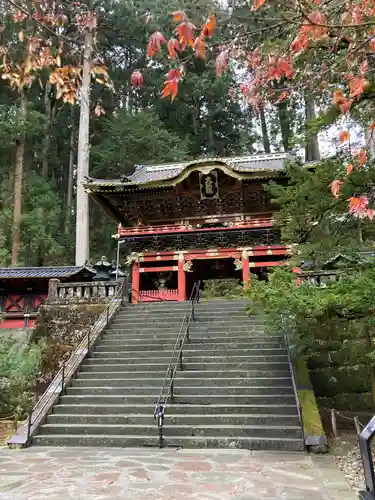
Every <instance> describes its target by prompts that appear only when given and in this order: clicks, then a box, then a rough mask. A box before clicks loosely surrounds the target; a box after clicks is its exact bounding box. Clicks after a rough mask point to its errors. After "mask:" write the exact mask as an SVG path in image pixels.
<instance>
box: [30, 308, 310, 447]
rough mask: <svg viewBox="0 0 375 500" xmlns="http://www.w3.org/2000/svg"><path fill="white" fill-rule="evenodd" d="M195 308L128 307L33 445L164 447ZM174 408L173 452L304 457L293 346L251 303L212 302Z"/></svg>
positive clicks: (188, 355)
mask: <svg viewBox="0 0 375 500" xmlns="http://www.w3.org/2000/svg"><path fill="white" fill-rule="evenodd" d="M186 307H187V303H167V302H163V303H154V304H139V305H126V306H125V307H123V308H122V309H121V310H120V311H119V312H118V314H117V316H116V317H115V319H114V320H113V321H112V323H111V325H110V326H109V327H108V329H107V330H106V331H105V332H104V334H103V335H102V337H101V339H100V340H99V342H98V343H97V345H96V346H95V348H94V349H93V351H92V353H91V355H90V357H89V358H87V359H86V360H85V361H84V362H83V364H82V365H81V369H80V371H79V373H78V374H77V375H76V377H75V379H74V380H73V381H72V384H71V386H70V387H68V388H67V390H66V394H65V395H63V396H62V397H61V398H60V401H59V404H57V405H55V406H54V408H53V411H52V413H51V414H50V415H49V416H48V417H47V420H46V422H45V424H44V425H42V426H41V427H40V428H39V430H38V433H37V434H36V435H35V436H34V437H33V444H36V445H48V446H120V447H126V446H132V447H138V446H158V432H157V425H156V421H155V420H154V418H153V412H154V407H155V402H156V400H157V398H158V396H159V392H160V388H161V386H162V384H163V380H164V376H165V370H166V368H167V366H168V364H169V361H170V358H171V355H172V350H173V346H174V342H175V339H176V337H177V334H178V332H179V329H180V326H181V322H182V319H183V317H184V313H185V311H186ZM196 318H197V319H196V322H194V323H192V326H191V343H190V344H189V345H186V347H185V349H184V370H183V371H180V372H178V374H177V377H176V381H175V397H174V398H173V402H169V404H168V405H167V408H166V414H165V423H164V439H165V445H167V446H174V447H190V448H195V447H222V448H248V449H254V450H255V449H256V450H273V449H277V450H295V451H296V450H303V438H302V431H301V427H300V423H299V419H298V414H297V408H296V404H295V398H294V393H293V386H292V380H291V375H290V373H289V367H288V361H287V355H286V350H285V346H284V340H283V339H282V338H281V337H275V336H272V337H271V336H267V335H266V334H264V332H263V327H262V321H261V319H260V318H258V317H253V318H248V317H247V316H246V314H245V303H244V302H242V301H211V302H208V301H207V302H205V301H202V302H201V303H200V304H198V305H197V308H196Z"/></svg>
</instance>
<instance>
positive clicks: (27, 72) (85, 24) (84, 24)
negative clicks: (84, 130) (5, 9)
mask: <svg viewBox="0 0 375 500" xmlns="http://www.w3.org/2000/svg"><path fill="white" fill-rule="evenodd" d="M69 14H70V16H68V15H67V14H66V13H64V12H63V9H62V7H61V6H60V7H59V6H58V5H57V4H55V3H50V2H39V1H28V2H25V4H24V3H22V2H21V3H20V4H19V8H18V4H16V3H12V9H11V11H10V15H11V17H12V20H13V22H14V23H16V24H17V25H18V26H19V31H18V43H19V50H18V52H17V58H16V60H13V54H12V51H13V50H14V45H13V44H6V43H5V44H4V45H3V46H1V47H0V52H1V55H2V67H1V77H2V79H3V80H7V81H9V84H10V85H11V87H13V88H14V89H16V90H18V91H19V92H23V91H24V90H25V89H26V88H28V87H31V85H32V84H33V83H34V82H36V81H39V82H40V83H42V82H41V76H42V72H43V73H44V74H47V78H48V80H49V82H50V83H51V84H52V85H54V86H55V87H56V90H57V94H56V95H57V98H58V99H61V100H62V101H63V102H67V103H70V104H75V103H76V101H77V98H78V93H79V88H80V86H81V83H82V57H81V55H80V51H79V45H77V43H78V44H79V42H78V40H79V39H78V38H75V39H73V38H70V37H69V36H67V34H66V33H67V30H68V27H70V28H71V27H72V26H71V25H72V24H74V25H75V28H76V30H77V33H78V34H79V35H80V34H83V33H84V32H85V31H86V30H93V29H95V28H96V27H97V15H96V13H95V12H92V11H90V10H88V9H87V8H86V7H85V5H84V4H82V3H80V2H73V3H72V5H71V9H70V11H69ZM81 43H82V39H81ZM20 50H21V51H22V52H23V54H24V59H23V60H22V61H20V58H19V51H20ZM76 54H77V55H76ZM91 76H92V80H93V81H94V82H97V83H100V84H104V85H108V86H110V79H109V76H108V71H107V68H106V67H105V66H104V65H103V64H102V63H100V62H98V63H96V62H94V64H92V69H91ZM97 114H98V113H97ZM100 114H102V112H101V113H100Z"/></svg>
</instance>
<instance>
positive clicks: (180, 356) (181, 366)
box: [179, 340, 184, 371]
mask: <svg viewBox="0 0 375 500" xmlns="http://www.w3.org/2000/svg"><path fill="white" fill-rule="evenodd" d="M179 358H180V370H181V371H182V370H183V369H184V367H183V365H182V340H180V355H179Z"/></svg>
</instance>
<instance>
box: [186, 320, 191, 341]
mask: <svg viewBox="0 0 375 500" xmlns="http://www.w3.org/2000/svg"><path fill="white" fill-rule="evenodd" d="M186 340H187V341H188V343H189V344H190V323H188V326H187V329H186Z"/></svg>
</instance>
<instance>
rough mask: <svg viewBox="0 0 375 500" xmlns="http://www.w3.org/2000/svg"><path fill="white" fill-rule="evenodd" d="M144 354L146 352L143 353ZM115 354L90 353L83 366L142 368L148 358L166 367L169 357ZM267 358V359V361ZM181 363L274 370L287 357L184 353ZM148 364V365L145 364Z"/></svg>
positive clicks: (282, 363)
mask: <svg viewBox="0 0 375 500" xmlns="http://www.w3.org/2000/svg"><path fill="white" fill-rule="evenodd" d="M145 352H146V351H145ZM115 354H116V353H113V352H111V353H98V354H96V353H95V352H93V353H92V355H91V357H90V358H88V359H86V360H85V361H84V364H86V365H87V364H89V365H96V364H115V363H116V364H117V363H119V364H120V365H121V364H122V365H136V366H142V364H145V363H147V360H148V359H149V358H150V359H151V361H152V364H153V366H157V365H159V366H165V367H166V366H168V364H169V362H170V360H171V356H161V355H158V356H157V357H156V358H155V357H154V356H152V355H150V356H147V354H146V356H144V357H139V358H135V357H134V356H128V357H126V356H122V353H119V356H115ZM267 358H269V359H267ZM154 360H155V361H154ZM183 363H184V364H186V365H187V369H189V365H190V364H192V365H193V364H206V363H207V364H208V363H212V364H214V363H215V364H220V363H223V364H225V365H229V364H230V365H232V366H233V365H236V364H237V363H238V365H237V366H239V367H240V366H242V365H243V364H244V363H247V364H248V365H249V364H253V365H254V366H256V367H258V368H267V366H270V365H272V367H274V368H276V367H278V368H281V367H283V366H285V365H286V363H287V356H286V355H279V356H268V357H266V356H249V355H244V356H228V357H225V356H222V355H221V356H220V355H217V356H209V355H207V356H204V355H203V356H198V355H194V354H190V355H186V354H185V353H184V355H183ZM147 364H149V363H147ZM197 369H198V370H199V369H200V368H199V367H198V368H197Z"/></svg>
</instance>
